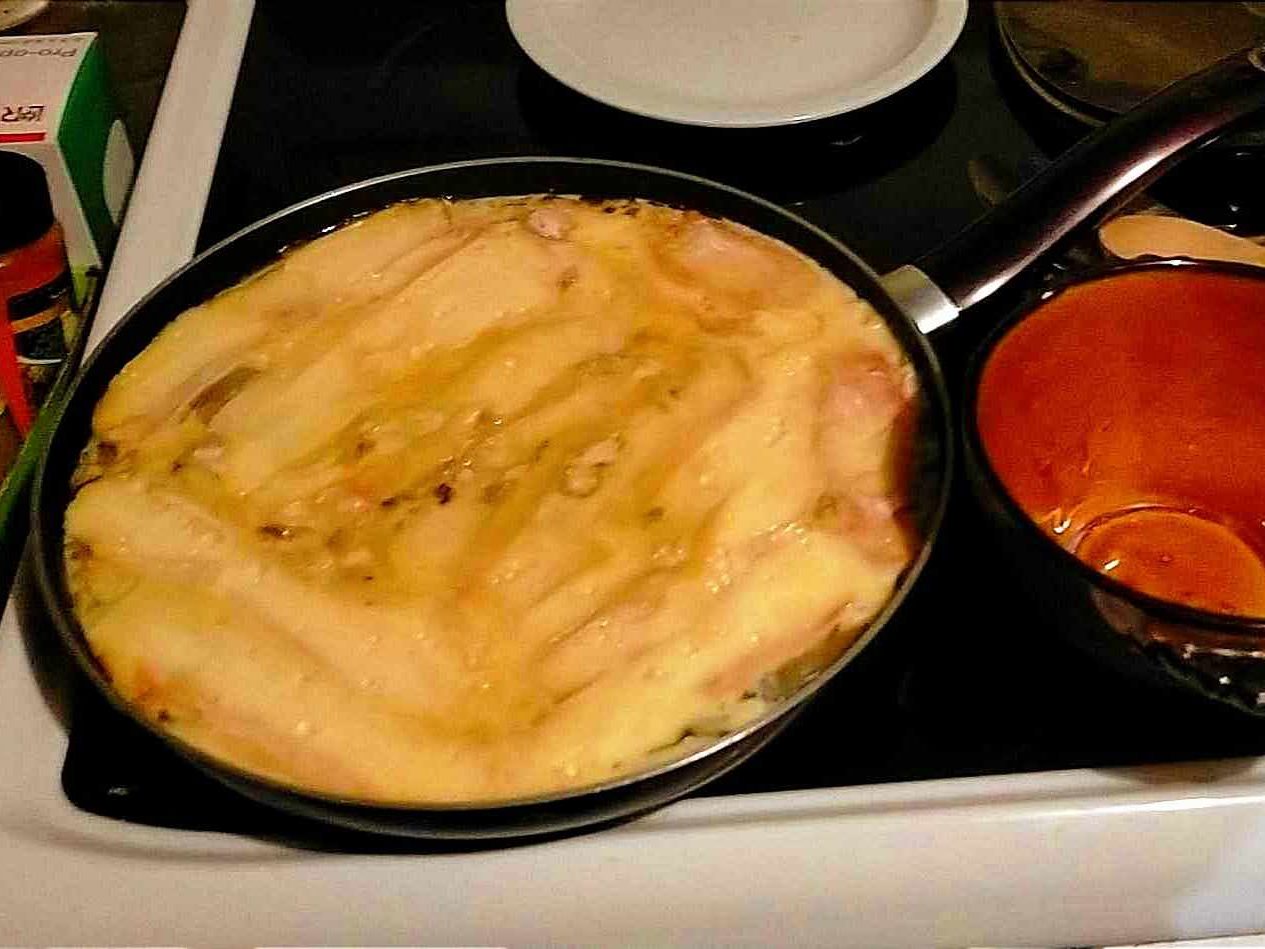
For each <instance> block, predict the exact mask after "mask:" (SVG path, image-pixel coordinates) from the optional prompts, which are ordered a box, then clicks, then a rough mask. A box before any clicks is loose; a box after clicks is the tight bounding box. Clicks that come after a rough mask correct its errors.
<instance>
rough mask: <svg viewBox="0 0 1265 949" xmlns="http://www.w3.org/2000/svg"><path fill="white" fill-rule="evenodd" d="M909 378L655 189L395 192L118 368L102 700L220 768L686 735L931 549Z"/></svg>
mask: <svg viewBox="0 0 1265 949" xmlns="http://www.w3.org/2000/svg"><path fill="white" fill-rule="evenodd" d="M919 405H920V402H919V397H918V392H917V387H916V379H915V375H914V372H913V369H912V368H911V367H910V365H909V364H908V362H907V360H906V358H905V357H904V355H903V353H902V351H901V349H900V347H899V345H898V344H897V342H896V341H895V339H894V338H893V337H892V335H891V332H890V330H888V328H887V327H886V325H885V324H884V322H883V321H882V319H881V318H880V317H879V316H878V315H877V313H876V312H875V311H874V310H873V309H872V308H871V307H870V306H869V305H868V304H866V303H865V302H863V301H861V300H859V299H858V298H857V297H856V295H855V294H854V293H853V292H852V290H850V289H849V288H848V287H847V286H845V285H844V284H843V283H841V282H840V281H839V280H838V279H837V278H835V277H833V276H832V275H830V274H828V273H827V272H826V271H825V270H824V269H823V268H821V267H820V266H818V265H817V264H815V263H813V262H812V261H810V260H808V259H807V258H805V257H804V256H802V255H801V254H799V253H798V252H796V251H793V250H791V249H790V248H789V247H787V246H785V245H783V244H781V243H778V242H776V241H774V240H772V239H770V238H767V237H764V236H761V235H758V234H756V233H754V232H752V231H750V230H748V229H746V228H743V227H741V226H739V225H735V224H732V223H729V222H725V221H720V220H716V219H711V218H707V217H704V216H702V215H700V214H697V213H695V212H690V211H681V210H676V209H671V208H666V207H662V206H658V205H653V204H649V203H646V202H639V201H620V202H605V203H593V202H584V201H580V200H577V199H569V198H557V197H543V196H542V197H531V198H516V199H486V200H476V201H456V202H448V201H441V200H431V199H427V200H420V201H415V202H408V203H404V204H400V205H395V206H392V207H390V208H387V209H385V210H383V211H380V212H378V213H376V214H373V215H370V216H368V217H365V218H361V219H358V220H356V221H354V222H352V223H350V224H348V225H345V226H344V227H342V228H340V229H338V230H336V231H334V232H332V233H330V234H328V235H326V236H324V237H322V238H320V239H318V240H315V241H313V242H312V243H310V244H307V245H304V246H302V247H300V248H297V249H294V250H291V251H289V252H288V253H286V254H285V255H284V256H283V257H282V258H281V259H280V260H279V261H278V262H277V263H275V264H274V265H272V266H271V267H269V268H267V269H266V270H264V271H262V272H261V273H259V274H257V275H255V276H253V277H252V278H250V279H248V280H247V281H245V282H244V283H242V284H241V285H239V286H237V287H234V288H232V289H230V290H228V291H225V292H224V293H221V294H220V295H218V296H216V297H214V298H213V299H211V300H209V301H208V302H206V303H204V304H202V305H200V306H197V307H194V308H193V309H191V310H189V311H187V312H186V313H184V314H182V315H181V316H180V317H179V318H178V319H176V320H175V321H174V322H172V323H171V324H170V325H169V326H168V327H167V328H166V329H165V330H164V331H163V332H162V333H161V334H160V335H159V336H158V338H157V339H156V340H155V341H154V342H153V343H152V344H150V346H149V347H148V348H147V349H146V350H145V351H144V352H142V353H141V354H140V355H139V356H138V357H137V358H136V359H134V360H133V361H132V362H131V363H130V364H129V365H128V366H127V367H126V368H125V369H124V370H123V371H122V372H121V373H120V374H119V375H118V376H117V377H116V378H115V379H114V381H113V382H112V383H111V385H110V387H109V389H108V391H107V392H106V394H105V396H104V397H103V398H102V399H101V401H100V403H99V404H98V405H97V407H96V410H95V414H94V417H93V438H92V441H91V443H90V444H89V445H88V446H87V447H86V448H85V450H84V453H83V456H82V459H81V462H80V465H79V468H78V471H77V472H76V475H75V482H76V494H75V497H74V499H73V501H72V503H71V505H70V507H69V509H68V511H67V515H66V548H65V554H66V564H67V571H68V576H69V579H70V585H71V589H72V592H73V596H74V600H75V606H76V610H77V612H78V615H79V617H80V620H81V623H82V625H83V627H84V629H85V631H86V634H87V636H88V639H89V642H90V644H91V647H92V649H93V651H94V652H95V654H96V655H97V656H98V658H99V659H100V660H101V662H102V663H103V665H104V666H105V667H106V669H107V670H108V673H109V675H110V677H111V679H112V681H113V684H114V685H115V687H116V688H117V689H118V691H119V692H120V693H121V694H122V695H123V696H125V697H126V698H127V699H128V700H129V701H131V702H132V703H134V705H135V706H136V707H137V708H138V709H139V710H140V711H141V712H142V714H144V715H145V716H146V717H148V718H150V719H151V720H153V721H155V722H157V723H159V724H160V726H161V727H162V728H164V729H166V730H167V731H169V732H171V733H173V734H174V735H176V736H178V737H180V738H181V739H183V740H185V741H187V742H189V743H191V744H192V745H194V746H195V747H197V748H199V749H201V750H203V751H205V752H206V753H208V754H210V755H212V756H213V757H216V758H218V759H221V760H224V761H227V762H230V763H232V764H234V765H236V766H237V767H240V768H243V769H245V770H248V771H252V772H255V773H258V774H261V775H264V776H267V777H270V778H272V779H275V780H279V781H282V782H284V783H288V784H292V785H296V786H300V787H303V788H306V789H310V790H314V791H318V792H323V793H328V794H336V795H341V796H346V797H353V798H361V799H367V800H378V801H393V802H418V803H424V802H431V803H445V802H466V801H469V802H475V801H486V802H490V801H495V800H507V799H513V798H517V797H523V796H531V795H537V794H545V793H551V792H558V791H563V790H569V789H576V788H581V787H584V786H588V785H592V784H596V783H601V782H603V781H607V780H610V779H612V778H616V777H620V776H622V775H625V774H633V773H636V772H638V771H641V770H644V769H645V768H647V767H650V766H653V765H655V764H657V763H660V762H663V761H667V760H671V759H672V758H674V757H677V756H679V755H682V754H685V753H687V752H689V751H691V750H693V749H695V748H698V747H701V746H702V745H704V744H706V743H707V742H709V741H712V740H714V738H715V737H716V736H719V735H722V734H725V733H728V732H731V731H732V730H734V729H736V728H740V727H742V726H743V725H744V724H747V723H749V722H751V721H752V720H754V719H755V718H757V717H758V716H760V715H762V714H763V713H765V712H766V711H768V710H769V709H770V708H771V707H772V706H773V705H774V704H776V703H777V702H778V701H780V700H781V699H783V698H784V697H785V696H786V695H787V694H789V693H790V692H792V691H793V690H794V689H795V688H796V687H798V686H799V685H800V684H802V682H803V681H804V680H805V678H806V677H808V676H811V675H812V674H813V672H815V671H816V670H818V669H820V668H821V667H822V666H824V665H826V664H829V662H831V661H832V660H833V659H834V658H835V657H836V656H838V655H839V654H840V652H841V651H842V650H843V649H845V648H846V647H847V646H848V645H849V644H850V643H851V642H853V641H854V640H855V639H856V637H857V636H859V635H860V633H861V632H862V631H863V630H864V629H865V627H866V626H867V624H868V623H869V622H870V621H871V620H872V619H873V618H874V616H875V615H876V614H877V613H878V611H879V610H880V609H881V608H882V607H883V605H884V604H885V603H886V602H887V600H888V599H889V598H890V596H891V595H892V592H893V590H894V587H895V584H896V582H897V580H898V579H899V577H900V575H901V574H902V572H903V571H904V569H905V568H906V567H907V566H908V564H909V562H910V560H911V559H912V557H913V555H914V553H915V552H916V550H917V548H918V546H919V543H920V541H919V539H918V537H917V536H916V535H915V532H914V529H913V527H912V525H911V523H910V522H911V517H910V515H909V507H910V503H909V497H910V484H909V479H910V476H911V470H910V469H911V456H912V453H913V445H914V440H915V436H916V431H915V429H916V424H917V416H918V411H919Z"/></svg>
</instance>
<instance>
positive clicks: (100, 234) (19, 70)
mask: <svg viewBox="0 0 1265 949" xmlns="http://www.w3.org/2000/svg"><path fill="white" fill-rule="evenodd" d="M0 149H4V150H11V151H15V152H21V153H22V154H24V155H29V156H30V157H32V158H34V159H35V160H36V161H38V162H39V163H40V164H41V165H42V166H43V167H44V174H45V175H46V176H47V178H48V190H49V194H50V196H51V197H52V200H53V214H54V215H55V216H56V217H57V220H58V221H60V222H61V225H62V230H63V232H64V234H65V239H66V253H67V256H68V257H69V258H70V268H71V272H72V273H73V275H74V281H75V290H76V295H77V296H78V297H79V298H80V299H81V300H82V299H83V294H84V290H85V286H86V275H87V273H88V271H89V270H90V269H94V268H101V269H103V268H104V267H105V264H106V263H107V262H108V261H109V259H110V254H111V252H112V251H113V250H114V242H115V239H116V238H117V236H118V230H119V223H120V221H121V220H122V217H123V208H124V205H125V203H126V201H127V195H128V191H129V190H130V188H131V184H132V174H133V170H134V160H133V157H132V148H131V145H130V144H129V142H128V138H127V130H126V129H125V128H124V126H123V121H122V119H121V118H120V117H119V111H118V108H117V106H116V105H115V103H114V100H113V98H112V97H111V95H110V90H109V86H108V81H107V75H106V67H105V61H104V58H103V57H102V54H101V44H100V43H99V42H98V41H97V34H95V33H67V34H64V35H59V36H6V37H0ZM2 184H3V183H2V182H0V185H2Z"/></svg>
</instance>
